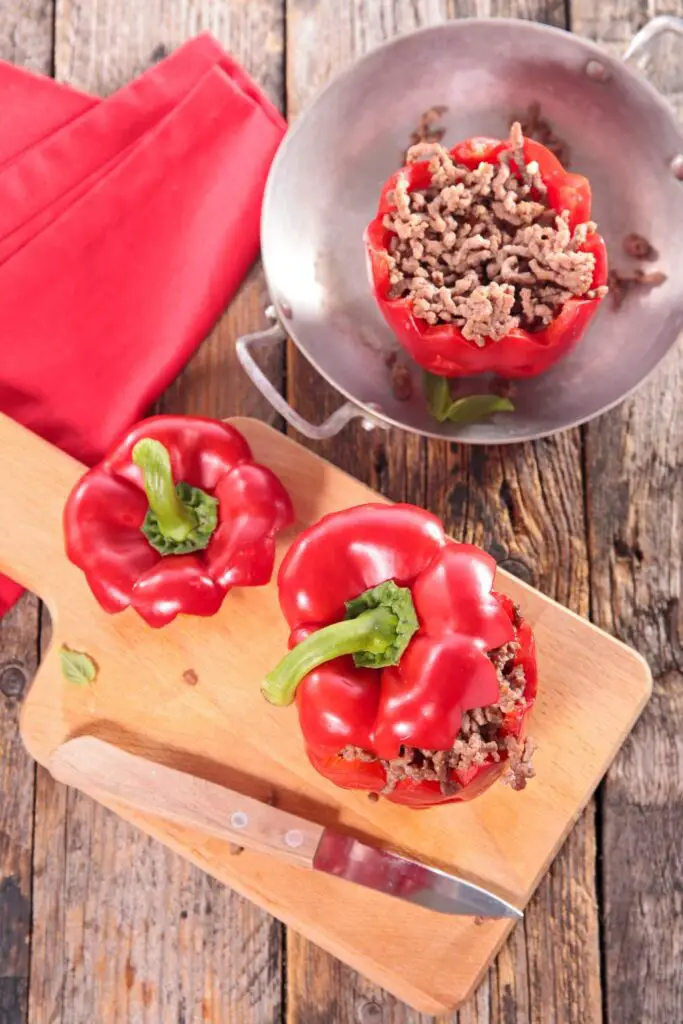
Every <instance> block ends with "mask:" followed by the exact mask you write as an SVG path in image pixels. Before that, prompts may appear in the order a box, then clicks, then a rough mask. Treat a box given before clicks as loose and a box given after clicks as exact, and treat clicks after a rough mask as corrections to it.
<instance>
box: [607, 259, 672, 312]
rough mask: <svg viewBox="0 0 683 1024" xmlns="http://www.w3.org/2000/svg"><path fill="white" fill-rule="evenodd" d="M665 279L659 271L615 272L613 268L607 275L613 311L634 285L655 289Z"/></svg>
mask: <svg viewBox="0 0 683 1024" xmlns="http://www.w3.org/2000/svg"><path fill="white" fill-rule="evenodd" d="M666 279H667V277H666V274H664V273H663V272H662V271H661V270H650V271H646V270H643V269H642V267H636V269H635V270H631V271H626V270H617V269H616V267H614V268H613V269H612V270H610V272H609V275H608V280H609V290H610V295H611V296H612V304H613V306H614V309H619V307H620V306H621V304H622V303H623V301H624V299H625V298H626V296H627V295H628V293H629V292H630V291H631V289H632V288H633V286H634V285H641V286H643V287H645V288H656V287H658V286H659V285H660V284H664V282H665V281H666Z"/></svg>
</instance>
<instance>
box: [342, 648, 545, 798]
mask: <svg viewBox="0 0 683 1024" xmlns="http://www.w3.org/2000/svg"><path fill="white" fill-rule="evenodd" d="M518 646H519V645H518V644H517V643H516V642H514V641H513V642H511V643H508V644H505V645H504V646H503V647H499V648H498V649H497V650H495V651H490V652H489V658H490V659H491V661H492V662H493V664H494V665H495V668H496V672H497V674H498V683H499V686H500V697H499V699H498V702H497V703H496V704H490V705H489V706H488V707H485V708H474V709H473V710H472V711H466V712H465V713H464V714H463V716H462V724H461V726H460V732H459V733H458V736H457V738H456V740H455V743H454V744H453V746H452V747H451V749H450V750H419V749H418V748H417V747H407V746H406V747H401V751H400V754H399V756H398V757H395V758H393V759H392V760H391V761H381V764H382V766H383V768H384V770H385V772H386V784H385V786H384V789H383V790H382V795H383V796H387V795H388V794H389V793H391V792H392V791H393V790H394V789H395V788H396V785H397V783H398V782H400V781H401V779H413V780H414V781H416V782H421V781H427V780H429V781H433V782H438V783H439V785H440V787H441V792H442V793H443V794H444V796H453V795H454V794H455V793H457V792H458V789H459V788H460V786H459V784H458V782H457V779H456V778H454V773H457V772H458V771H467V770H468V769H469V768H471V767H472V765H483V764H487V763H489V762H492V761H493V762H498V761H500V760H501V758H502V757H506V766H505V772H504V774H503V776H502V781H503V782H506V783H508V784H509V785H510V786H512V788H513V789H524V787H525V786H526V782H527V779H531V778H533V775H534V770H533V766H532V764H531V755H532V754H533V742H532V741H531V740H530V739H527V740H525V741H522V742H520V741H519V740H517V739H515V737H514V736H505V735H504V734H503V731H502V727H503V719H504V716H505V715H506V714H508V713H509V712H510V711H513V710H514V709H515V707H517V706H518V705H520V704H524V702H525V698H524V688H525V686H526V680H525V678H524V669H523V668H522V666H521V665H515V663H514V659H515V654H516V652H517V649H518ZM340 756H341V757H343V758H345V759H346V760H347V761H366V762H370V761H378V760H380V759H379V758H378V757H376V756H375V754H371V753H369V752H368V751H367V750H363V748H362V747H354V746H347V747H344V749H343V750H342V751H340Z"/></svg>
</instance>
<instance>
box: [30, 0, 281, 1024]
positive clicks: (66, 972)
mask: <svg viewBox="0 0 683 1024" xmlns="http://www.w3.org/2000/svg"><path fill="white" fill-rule="evenodd" d="M203 29H209V30H211V31H212V32H213V33H214V34H215V35H216V37H217V38H218V39H219V40H220V41H221V42H222V43H223V44H224V45H225V46H226V48H227V49H229V50H231V52H232V53H234V54H235V56H236V57H237V58H238V59H239V60H240V61H241V62H242V63H243V64H244V66H245V67H246V68H247V69H248V70H249V71H250V73H251V74H252V75H253V76H254V77H255V78H256V79H257V80H258V81H260V82H261V83H262V84H263V85H264V86H265V88H266V89H267V91H268V92H269V93H270V95H271V98H273V99H274V100H275V102H277V103H280V104H281V103H282V93H283V67H282V63H283V4H282V3H281V0H260V2H258V3H250V4H241V3H233V4H220V5H219V4H214V3H212V2H211V0H204V2H202V3H191V2H183V3H175V2H171V0H165V2H158V3H156V4H154V5H149V6H147V5H145V9H144V10H143V9H142V8H141V6H140V5H139V4H137V3H135V2H134V0H117V2H116V3H113V4H108V5H104V6H103V5H92V4H85V3H80V2H78V0H57V25H56V49H55V53H56V57H55V72H56V76H57V77H58V78H60V79H64V80H68V81H70V82H72V83H73V84H75V85H78V86H81V87H82V88H85V89H88V90H91V91H94V92H100V93H108V92H111V91H112V90H113V89H115V88H117V87H118V86H120V85H122V84H123V83H124V82H125V81H127V80H128V79H130V78H131V77H132V76H133V75H135V74H138V73H139V72H140V71H142V70H143V69H144V68H145V67H146V66H147V65H148V64H149V63H150V62H151V61H153V60H158V59H160V58H161V57H162V56H163V55H164V54H165V53H167V52H170V51H171V50H173V49H174V48H175V47H176V46H178V45H179V44H180V43H182V42H183V41H184V40H185V39H187V38H189V37H190V36H191V35H193V34H195V33H196V32H198V31H201V30H203ZM264 300H265V296H264V288H263V281H262V275H261V273H260V271H259V270H258V269H257V268H255V269H254V270H253V271H252V273H251V274H250V276H249V278H248V280H247V282H245V284H244V285H243V287H242V289H241V291H240V294H239V296H238V297H237V298H236V299H235V301H234V302H233V303H232V305H231V307H230V311H229V312H228V313H227V315H226V316H225V317H224V318H223V320H222V322H221V323H220V324H219V325H218V326H217V328H216V329H215V330H214V332H213V333H212V335H211V337H210V339H208V340H207V342H206V343H205V345H204V346H203V347H202V349H201V350H200V352H198V353H197V355H196V356H195V358H194V359H193V360H192V361H191V363H190V364H189V366H188V367H187V369H186V370H185V371H184V373H183V374H182V375H181V377H180V378H179V380H178V381H176V382H175V384H174V385H173V386H172V388H171V389H169V393H168V394H167V395H166V396H165V397H164V399H163V400H162V402H161V403H160V405H161V407H162V408H164V409H166V410H169V411H171V410H173V411H187V412H195V413H197V412H201V413H203V414H207V415H216V416H227V415H230V414H234V413H238V412H241V413H244V412H248V413H250V414H252V415H260V416H262V418H268V417H269V416H270V413H269V410H268V409H267V408H266V406H265V404H263V403H261V402H260V400H259V399H258V397H257V396H256V395H255V392H253V389H251V387H250V385H249V384H248V382H247V381H246V378H245V377H244V376H243V375H242V374H241V372H240V371H239V370H238V368H237V366H236V363H235V359H234V338H235V336H236V334H237V333H239V332H242V331H247V330H255V329H257V327H258V326H259V325H260V324H261V323H263V308H264V305H265V301H264ZM270 366H271V370H272V374H273V376H274V378H275V379H276V380H277V379H278V377H279V375H281V373H282V356H281V355H279V354H276V356H275V358H274V359H273V360H271V364H270ZM271 418H272V417H271ZM35 867H36V873H35V879H34V905H35V913H34V958H33V963H32V970H31V1018H30V1019H31V1024H48V1022H49V1024H67V1022H68V1024H86V1022H88V1024H89V1022H91V1021H94V1020H96V1021H98V1022H99V1021H101V1022H102V1024H124V1022H125V1024H138V1022H139V1024H167V1022H169V1021H177V1022H178V1024H182V1022H184V1024H191V1022H192V1024H194V1022H195V1021H209V1022H218V1021H228V1020H229V1021H230V1022H231V1024H232V1022H233V1021H234V1022H235V1024H259V1022H263V1024H271V1022H273V1021H275V1020H277V1019H279V1017H280V1013H281V1002H282V986H281V936H282V929H281V927H280V925H279V924H278V923H277V922H275V921H274V920H273V919H272V918H270V917H269V916H268V915H266V914H264V913H262V912H261V911H258V910H257V909H256V908H255V907H253V906H252V905H251V904H249V903H247V902H245V901H244V900H242V899H240V898H239V897H237V896H236V895H235V894H234V893H231V892H230V891H228V890H226V889H224V888H222V887H221V886H219V885H218V884H217V883H215V882H214V881H213V880H211V879H209V878H208V877H207V876H205V875H204V874H202V873H201V872H199V871H197V870H196V869H194V868H192V867H190V866H189V865H188V864H187V863H186V862H185V861H183V860H182V859H180V858H178V857H176V856H175V855H173V854H171V853H170V852H169V851H168V850H165V849H164V848H163V847H161V846H159V845H158V844H156V843H154V842H153V841H151V840H149V839H147V838H146V837H144V836H142V835H140V834H139V833H138V832H137V831H136V830H134V829H133V828H131V827H130V826H128V825H126V824H125V823H124V822H122V821H120V820H119V819H118V818H116V817H115V816H114V815H112V814H110V813H109V812H108V811H105V810H104V809H103V808H101V807H99V806H98V805H97V804H95V803H93V802H92V801H90V800H88V799H87V798H86V797H84V796H83V795H81V794H79V793H75V792H69V793H68V794H67V792H66V791H65V790H64V789H63V788H62V787H60V786H58V785H56V784H55V783H54V782H53V781H52V779H51V778H50V777H49V776H48V775H47V774H45V773H43V772H41V773H40V775H39V779H38V787H37V794H36V853H35Z"/></svg>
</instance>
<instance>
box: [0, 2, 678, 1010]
mask: <svg viewBox="0 0 683 1024" xmlns="http://www.w3.org/2000/svg"><path fill="white" fill-rule="evenodd" d="M657 13H677V14H683V0H647V3H646V2H645V0H609V2H606V0H0V56H2V57H4V58H6V59H8V60H11V61H14V62H16V63H18V64H22V65H25V66H27V67H29V68H32V69H34V70H36V71H39V72H42V73H45V74H54V75H55V77H56V78H58V79H60V80H63V81H68V82H71V83H72V84H73V85H75V86H79V87H81V88H83V89H86V90H89V91H93V92H96V93H101V94H107V93H109V92H111V91H112V90H114V89H116V88H117V87H119V86H120V85H122V84H123V83H124V82H126V81H127V80H128V79H130V78H131V77H132V76H133V75H137V74H139V73H140V72H141V71H142V70H144V68H145V67H147V66H148V65H149V64H150V63H151V62H152V61H154V60H158V59H160V58H161V57H162V56H163V55H164V54H165V53H167V52H169V51H170V50H172V49H174V48H175V47H176V46H177V45H178V44H180V43H181V42H183V40H185V39H186V38H188V37H189V36H191V35H193V34H194V33H196V32H197V31H199V30H201V29H209V30H211V31H212V32H213V33H214V34H215V35H216V36H217V38H218V39H219V40H221V42H222V43H223V44H224V45H225V47H226V48H227V49H229V50H231V51H232V52H233V53H234V54H235V55H236V57H237V58H238V59H239V60H240V61H242V62H243V63H244V65H245V66H246V67H247V68H248V70H249V71H250V72H251V73H252V74H253V75H254V77H255V78H256V79H258V81H259V82H261V84H262V85H263V87H264V88H265V89H266V90H267V92H268V93H269V95H270V96H271V97H272V99H273V100H274V101H275V102H276V103H277V104H278V105H279V106H280V107H281V109H283V110H285V111H286V112H287V115H288V116H289V117H290V118H294V117H296V116H297V114H298V112H299V110H300V109H301V107H302V105H303V104H305V103H307V102H308V101H309V100H310V99H311V98H312V97H313V96H315V94H316V93H317V92H318V90H319V89H320V88H321V87H322V86H323V85H324V84H325V83H326V82H327V80H328V79H329V78H330V76H331V75H333V74H334V73H336V72H337V71H339V70H340V69H341V68H343V67H345V66H346V65H347V64H348V63H349V62H350V61H351V60H352V59H353V58H354V57H356V56H358V55H360V54H362V53H364V52H365V51H366V50H368V49H370V48H371V47H373V46H375V45H376V44H378V43H380V42H381V41H382V40H384V39H386V38H388V37H390V36H392V35H394V34H396V33H397V32H401V31H406V30H409V29H413V28H416V27H418V26H421V25H426V24H430V23H435V22H439V21H441V20H444V19H446V18H451V17H463V16H468V15H469V16H471V15H480V16H490V15H498V16H501V15H507V16H511V15H512V16H519V17H523V18H530V19H536V20H539V21H545V22H547V23H549V24H553V25H558V26H561V27H571V28H572V29H573V30H574V31H575V32H578V33H581V34H583V35H586V36H589V37H590V38H592V39H596V40H598V41H599V42H600V43H602V44H604V45H605V46H606V47H607V49H609V50H610V51H611V52H613V53H620V52H621V51H622V50H623V48H624V47H625V45H626V43H627V42H628V40H629V39H630V37H631V35H632V34H633V32H634V31H635V30H637V29H638V28H640V27H641V26H642V25H643V24H644V22H645V21H646V20H647V18H648V17H650V16H652V15H654V14H657ZM660 56H661V59H662V64H663V65H666V64H667V62H668V65H669V69H673V70H672V73H671V74H669V76H668V80H669V84H670V85H671V87H672V89H673V91H674V99H675V96H676V89H677V90H678V97H679V98H683V77H682V75H681V71H680V68H681V66H683V64H682V62H681V59H680V52H679V53H678V55H677V54H676V50H675V42H674V43H673V44H672V45H671V46H670V47H669V46H664V47H662V50H661V53H660ZM676 68H678V71H677V72H676V70H675V69H676ZM676 74H677V75H678V78H677V80H676ZM679 109H681V108H679ZM682 113H683V109H682ZM1 125H2V111H1V110H0V130H1ZM624 160H625V162H627V160H628V155H627V154H624ZM266 305H267V295H266V291H265V286H264V281H263V276H262V274H261V272H260V270H259V268H254V269H253V271H252V273H251V274H250V276H249V278H248V280H247V281H246V282H245V284H244V286H243V288H242V290H241V292H240V294H239V296H238V298H237V299H236V300H235V301H234V302H233V303H232V305H231V307H230V310H229V311H228V313H227V314H226V315H225V317H224V318H223V320H222V321H221V323H220V324H219V325H218V326H217V328H216V329H215V330H214V332H213V333H212V335H211V337H210V338H209V340H208V341H207V342H206V343H205V344H204V345H203V347H202V348H201V350H200V351H199V353H198V354H197V356H196V357H195V358H194V359H193V360H192V362H191V363H190V365H189V366H188V367H187V368H186V370H185V371H184V373H183V374H182V375H181V377H180V379H179V380H178V381H177V382H176V383H175V384H174V385H173V387H172V388H171V389H170V390H169V392H168V393H167V395H166V396H165V397H164V399H163V401H162V402H161V403H160V408H162V409H163V410H165V411H169V412H190V413H205V414H209V415H214V416H229V415H232V414H235V413H242V414H248V415H252V416H257V417H259V418H261V419H264V420H267V421H269V422H277V421H276V420H275V419H274V417H273V415H272V412H271V410H270V409H269V408H268V407H267V406H266V405H265V403H264V402H263V401H262V400H261V399H260V397H259V395H258V394H257V393H256V392H255V391H254V390H253V388H252V387H251V385H250V384H249V383H248V381H247V379H246V377H245V376H244V375H243V374H242V372H241V371H240V370H239V368H238V366H237V364H236V361H235V355H234V347H233V346H234V339H235V337H236V336H237V335H238V334H240V333H244V332H245V331H248V330H253V329H256V328H258V327H260V326H262V325H263V323H264V315H263V311H264V308H265V306H266ZM0 309H1V306H0ZM6 343H7V341H6V340H5V341H3V344H6ZM269 371H270V374H271V377H272V379H274V380H276V381H278V382H279V383H280V385H281V387H282V389H283V390H285V391H286V392H287V394H288V396H289V398H290V400H291V401H292V402H293V403H295V404H296V406H297V408H298V409H299V410H300V411H301V412H303V413H305V414H307V415H308V416H309V417H310V418H311V419H313V420H319V419H321V418H322V416H323V415H324V414H325V413H326V412H328V411H331V410H332V409H333V408H335V406H336V405H337V404H339V399H338V397H337V396H335V395H334V394H333V393H332V392H331V390H330V389H329V388H327V387H326V386H324V385H323V384H322V383H321V382H320V380H318V379H317V378H316V377H315V375H314V373H313V372H312V371H311V369H310V368H309V367H308V366H307V364H306V363H305V361H304V360H303V359H302V358H300V357H299V356H298V354H297V353H296V352H295V351H294V350H293V348H290V349H289V351H288V352H286V353H285V352H283V353H282V355H281V357H280V356H275V357H274V359H273V360H272V362H271V365H270V366H269ZM682 391H683V353H681V350H680V346H679V350H678V351H677V352H675V353H673V354H672V355H671V356H670V357H669V358H668V359H667V360H666V362H665V364H664V365H662V366H661V368H660V369H659V371H658V372H657V373H656V374H655V375H654V376H653V378H652V379H651V380H650V381H649V382H648V383H647V384H646V385H645V386H644V387H643V388H642V389H641V391H640V392H639V393H638V394H637V395H636V396H635V397H634V398H633V399H631V400H630V401H628V402H626V403H625V404H624V405H623V406H622V407H621V408H619V409H617V410H616V411H614V412H612V413H611V414H609V415H607V416H604V417H603V418H602V419H600V420H599V421H597V422H596V423H594V424H591V425H590V426H588V427H586V428H584V429H581V430H574V431H571V432H569V433H566V434H563V435H562V436H560V437H557V438H553V439H550V440H544V441H539V442H538V443H535V444H529V445H523V446H516V447H506V448H495V447H494V448H490V449H488V450H486V451H484V450H482V449H472V448H467V447H463V446H460V445H452V446H449V445H447V444H441V443H436V442H431V441H430V442H426V441H424V440H422V439H418V438H415V437H409V436H407V435H405V434H403V433H399V432H392V433H388V434H382V435H377V436H376V437H371V438H370V439H369V436H368V435H366V434H361V432H360V430H359V429H358V428H346V430H345V431H344V432H343V433H342V434H341V435H340V436H339V437H338V438H336V439H335V440H334V441H331V442H328V443H326V444H324V445H318V446H316V448H317V450H318V451H319V452H321V453H322V454H324V455H325V456H327V457H328V458H330V459H332V460H333V461H334V462H336V463H337V464H338V465H340V466H342V467H343V468H345V469H348V470H349V471H350V472H352V473H353V474H355V475H356V476H359V477H360V478H362V479H363V480H366V481H367V482H369V483H370V484H371V485H372V486H373V487H375V488H377V489H378V490H380V491H382V492H383V493H385V494H387V495H388V496H389V497H391V498H394V499H398V500H408V501H414V502H417V503H418V504H423V505H426V507H428V508H430V509H431V510H433V511H434V512H436V513H437V514H438V515H440V516H441V517H442V518H443V520H444V522H445V523H446V525H447V527H448V529H449V530H450V531H451V532H452V533H453V534H454V535H455V536H456V537H462V538H465V539H467V540H470V541H474V542H477V543H479V544H482V545H483V546H484V547H486V548H487V549H488V550H489V551H491V552H492V553H493V554H494V555H495V557H496V558H497V559H498V560H499V561H500V563H501V564H502V565H504V566H505V567H506V568H508V569H509V570H511V571H512V572H514V573H517V574H518V575H520V576H521V577H522V578H523V579H525V580H527V581H530V582H532V583H533V584H534V585H535V586H538V587H539V588H540V589H541V590H543V591H544V592H545V593H548V594H550V595H552V596H553V597H555V598H557V599H558V600H559V601H561V602H563V603H564V604H566V605H568V606H569V607H571V608H573V609H575V610H576V611H578V612H580V613H581V614H582V615H586V616H591V617H592V619H593V620H594V621H595V622H596V623H598V624H599V625H600V626H602V627H603V628H605V629H607V630H608V631H610V632H612V633H614V634H615V635H616V636H619V637H621V638H622V639H623V640H625V641H626V642H628V643H630V644H632V645H633V646H634V647H636V648H637V649H638V650H639V651H640V652H642V654H643V655H644V656H645V657H646V658H647V660H648V661H649V663H650V666H651V668H652V671H653V675H654V677H655V689H654V695H653V698H652V700H651V702H650V705H649V707H648V708H647V709H646V711H645V713H644V715H643V717H642V719H641V721H640V722H639V724H638V726H637V728H636V730H635V732H634V733H633V735H632V737H631V738H630V739H629V740H628V741H627V743H626V745H625V747H624V749H623V751H622V753H621V755H620V756H619V757H618V759H617V761H616V762H615V764H614V766H613V767H612V769H611V771H610V773H609V775H608V777H607V780H606V782H605V783H604V785H603V786H602V787H601V789H600V791H599V793H598V795H597V797H596V799H595V800H594V801H593V802H592V803H591V805H590V806H589V808H588V809H587V811H586V813H585V814H584V815H583V817H582V818H581V820H580V821H579V822H578V824H577V826H576V828H575V829H574V831H573V833H572V834H571V836H570V838H569V840H568V841H567V843H566V845H565V847H564V849H563V850H562V852H561V854H560V856H559V857H558V858H557V861H556V862H555V864H554V866H553V868H552V870H551V872H550V874H549V875H548V877H547V878H546V879H545V880H544V881H543V882H542V884H541V886H540V888H539V890H538V892H537V894H536V896H535V898H534V900H533V902H532V903H531V905H530V907H529V909H528V912H527V915H526V918H525V921H524V922H523V924H521V925H519V926H518V927H517V929H516V930H515V932H514V933H513V935H512V937H511V939H510V941H509V943H508V944H507V946H506V947H505V948H504V950H503V951H502V953H501V954H500V956H499V957H498V960H497V961H496V963H495V965H494V966H493V967H492V968H491V970H490V972H489V975H488V977H487V978H486V980H485V982H484V984H483V985H482V986H481V987H480V989H479V991H478V992H477V994H476V996H475V998H474V999H473V1000H472V1001H471V1003H470V1004H469V1005H467V1006H466V1007H465V1008H463V1009H462V1010H461V1011H460V1013H459V1015H457V1016H456V1018H454V1020H457V1021H459V1024H475V1022H476V1024H532V1022H533V1024H545V1022H548V1024H555V1022H557V1024H564V1022H572V1024H597V1022H599V1021H605V1022H609V1024H660V1022H661V1024H678V1022H683V966H682V964H683V740H682V739H681V735H682V732H681V729H680V725H679V723H680V722H681V721H683V677H682V675H681V673H682V672H683V649H682V647H681V634H682V632H683V630H682V626H683V616H682V614H681V606H680V603H679V598H680V590H681V579H682V567H683V558H682V550H683V406H682V404H681V400H680V396H681V393H682ZM278 425H280V426H281V424H278ZM48 635H49V622H48V621H47V618H46V616H45V613H44V611H43V609H42V608H41V607H40V606H39V603H38V602H37V600H36V599H35V598H33V597H31V596H25V597H24V598H23V599H22V601H21V602H20V604H19V605H18V606H17V607H16V608H15V609H14V610H13V611H12V612H11V613H10V614H9V615H8V616H6V618H5V619H4V620H3V621H2V622H1V623H0V1024H20V1022H23V1021H30V1024H200V1022H201V1024H204V1022H207V1021H208V1022H210V1024H276V1022H287V1024H426V1021H427V1018H425V1017H421V1016H420V1015H419V1014H417V1013H415V1012H413V1011H412V1010H409V1009H408V1008H407V1007H405V1006H403V1005H402V1004H399V1003H397V1002H396V1001H395V1000H394V999H392V998H391V997H389V996H388V995H386V993H384V992H382V991H380V990H378V989H376V988H375V987H373V986H372V985H370V984H369V983H368V982H366V981H365V980H364V979H363V978H362V977H359V976H358V975H356V974H354V973H353V972H352V971H351V970H349V969H347V968H346V967H344V966H342V965H341V964H340V963H338V962H337V961H334V960H333V959H331V958H330V957H329V956H327V955H326V954H324V953H322V952H321V951H320V950H318V949H317V948H315V947H314V946H312V945H311V944H310V943H308V942H306V941H304V940H303V939H302V938H301V937H299V936H298V935H296V934H295V933H293V932H292V931H287V930H286V929H285V928H283V927H282V926H281V925H279V924H278V922H277V921H274V920H273V919H272V918H270V917H269V916H268V915H267V914H265V913H263V912H262V911H260V910H257V909H256V908H255V907H253V906H251V905H250V904H248V903H246V902H244V901H243V900H242V899H240V898H239V897H237V896H236V895H235V894H233V893H231V892H229V891H227V890H225V889H223V888H222V887H221V886H220V885H219V884H218V883H216V882H214V881H212V880H211V879H210V878H208V877H206V876H204V875H202V874H201V873H200V872H199V871H197V870H196V869H194V868H192V867H190V866H189V865H188V864H187V863H185V862H184V861H182V860H180V859H179V858H178V857H176V856H174V855H173V854H171V853H170V852H168V851H167V850H165V849H164V848H162V847H161V846H159V845H157V844H156V843H154V842H153V841H151V840H149V839H147V838H145V837H144V836H142V835H139V834H138V833H137V832H135V831H134V830H133V829H132V828H130V827H129V826H128V825H126V824H124V823H123V822H121V821H119V820H118V819H117V818H115V817H114V816H113V815H112V814H110V813H109V812H107V811H105V810H104V809H102V808H101V807H99V806H98V805H97V804H95V803H93V802H92V801H91V800H89V799H87V798H85V797H84V796H82V795H80V794H79V793H76V792H72V791H67V790H65V789H64V788H62V787H61V786H58V785H56V784H55V783H54V782H53V781H52V780H51V779H50V777H49V776H48V775H47V774H46V773H45V772H44V771H43V770H42V769H38V770H36V767H35V765H34V764H33V763H32V762H31V761H30V759H29V758H28V756H27V755H26V754H25V753H24V751H23V748H22V745H21V741H20V739H19V734H18V715H19V709H20V705H21V699H22V695H23V693H24V692H25V689H26V687H27V686H28V685H29V683H30V679H31V676H32V673H33V672H34V670H35V667H36V662H37V659H38V658H39V656H40V651H41V647H42V646H44V644H45V642H46V639H47V637H48ZM441 1024H444V1022H441Z"/></svg>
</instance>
